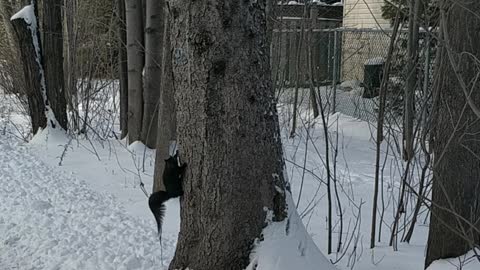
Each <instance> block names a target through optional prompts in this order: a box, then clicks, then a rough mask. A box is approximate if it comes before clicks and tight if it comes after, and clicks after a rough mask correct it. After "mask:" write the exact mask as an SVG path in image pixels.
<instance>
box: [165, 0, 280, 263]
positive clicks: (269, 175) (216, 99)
mask: <svg viewBox="0 0 480 270" xmlns="http://www.w3.org/2000/svg"><path fill="white" fill-rule="evenodd" d="M170 6H171V11H172V20H173V21H172V35H171V38H172V41H171V42H172V48H173V56H172V57H173V61H172V62H173V74H174V83H175V84H174V87H175V88H174V89H175V100H176V104H177V138H178V143H179V149H180V154H181V157H182V160H183V161H185V162H187V164H188V166H187V172H186V175H185V179H184V183H183V186H184V190H185V194H184V196H183V198H182V200H181V225H180V234H179V239H178V244H177V249H176V253H175V257H174V259H173V261H172V263H171V264H170V269H186V268H189V269H196V270H207V269H208V270H210V269H232V270H236V269H244V268H245V267H246V266H247V264H248V263H249V254H250V251H251V248H252V244H253V241H254V239H255V238H257V237H260V234H261V232H262V228H263V227H264V226H265V217H266V214H267V212H266V211H265V208H268V209H271V210H273V213H274V216H275V220H283V219H284V218H285V216H286V212H285V197H284V194H285V182H284V179H283V165H284V164H283V158H282V148H281V140H280V134H279V125H278V117H277V112H276V104H275V102H274V90H273V87H272V83H271V72H270V57H269V46H268V40H267V26H266V18H265V1H238V0H209V1H189V0H179V1H173V2H171V5H170Z"/></svg>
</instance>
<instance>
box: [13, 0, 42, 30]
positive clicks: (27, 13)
mask: <svg viewBox="0 0 480 270" xmlns="http://www.w3.org/2000/svg"><path fill="white" fill-rule="evenodd" d="M16 19H23V20H25V22H26V23H27V24H30V25H31V26H32V27H35V28H36V27H37V19H36V17H35V11H34V9H33V5H28V6H24V7H23V8H22V9H21V10H20V11H19V12H17V13H15V14H14V15H13V16H12V17H11V18H10V21H13V20H16Z"/></svg>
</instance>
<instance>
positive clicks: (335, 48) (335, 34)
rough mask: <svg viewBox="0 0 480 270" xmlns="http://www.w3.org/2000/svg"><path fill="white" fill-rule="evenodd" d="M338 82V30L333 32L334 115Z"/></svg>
mask: <svg viewBox="0 0 480 270" xmlns="http://www.w3.org/2000/svg"><path fill="white" fill-rule="evenodd" d="M337 81H338V29H335V30H334V31H333V78H332V89H333V102H332V103H333V104H332V105H333V106H332V113H335V112H336V111H337Z"/></svg>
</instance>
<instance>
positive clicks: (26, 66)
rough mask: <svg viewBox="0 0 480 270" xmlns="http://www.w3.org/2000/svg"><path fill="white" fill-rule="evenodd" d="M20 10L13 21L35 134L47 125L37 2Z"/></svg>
mask: <svg viewBox="0 0 480 270" xmlns="http://www.w3.org/2000/svg"><path fill="white" fill-rule="evenodd" d="M20 12H21V13H20V15H19V16H14V17H12V19H11V22H12V25H13V29H14V31H15V35H16V37H17V42H18V44H19V48H20V56H21V59H22V62H23V72H24V76H25V88H26V91H27V92H26V95H27V99H28V107H29V114H30V118H31V121H32V132H33V134H35V133H36V132H37V131H38V130H39V129H40V128H45V127H46V126H47V113H46V110H47V106H46V104H47V94H46V89H45V83H44V82H45V77H44V75H43V66H42V63H43V61H42V54H41V46H40V44H41V42H40V36H39V31H38V27H37V25H38V19H37V18H36V14H38V12H37V4H36V2H33V4H32V5H29V6H26V7H24V8H23V9H22V10H21V11H20ZM27 14H28V16H27ZM25 16H27V17H25ZM32 18H33V20H32Z"/></svg>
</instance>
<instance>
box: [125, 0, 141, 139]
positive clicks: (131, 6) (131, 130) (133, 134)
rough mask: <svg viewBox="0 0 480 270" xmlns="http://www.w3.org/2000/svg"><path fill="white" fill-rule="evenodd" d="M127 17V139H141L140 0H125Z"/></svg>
mask: <svg viewBox="0 0 480 270" xmlns="http://www.w3.org/2000/svg"><path fill="white" fill-rule="evenodd" d="M125 7H126V19H127V60H128V61H127V67H128V141H129V142H130V143H132V142H134V141H139V140H141V132H142V119H143V80H142V77H143V76H142V72H143V65H144V50H143V8H142V0H125Z"/></svg>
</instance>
